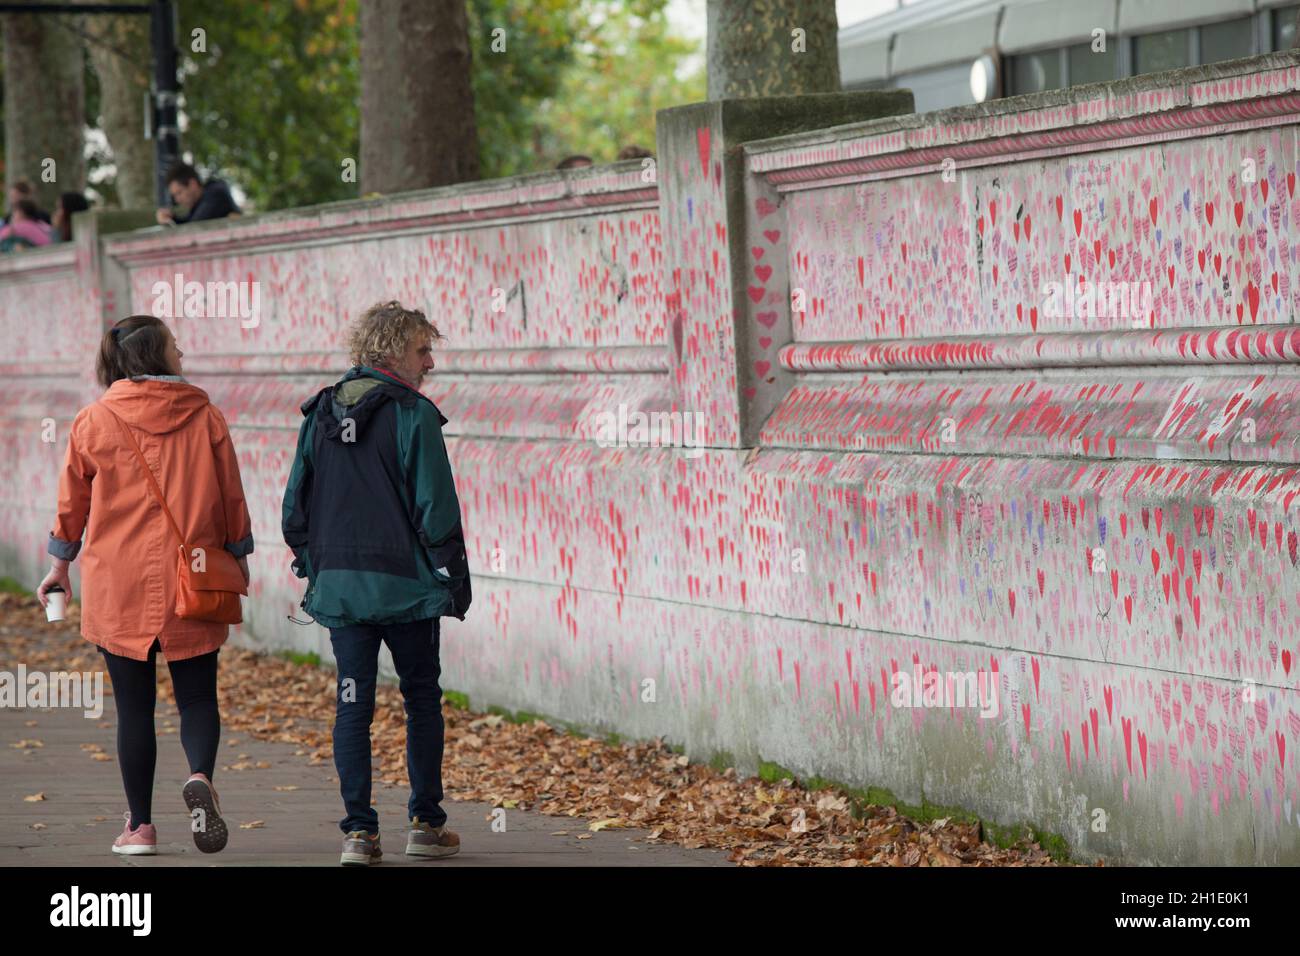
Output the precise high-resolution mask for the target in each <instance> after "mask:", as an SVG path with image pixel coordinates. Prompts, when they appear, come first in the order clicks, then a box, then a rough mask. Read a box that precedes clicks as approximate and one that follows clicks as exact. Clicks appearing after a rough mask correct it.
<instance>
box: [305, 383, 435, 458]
mask: <svg viewBox="0 0 1300 956" xmlns="http://www.w3.org/2000/svg"><path fill="white" fill-rule="evenodd" d="M394 401H395V402H399V403H400V404H402V405H404V406H406V407H408V408H409V407H410V406H412V405H414V404H415V403H416V402H419V401H425V402H429V404H430V405H432V406H433V410H434V411H435V412H436V413H437V415H438V420H439V421H440V423H441V424H443V425H445V424H447V419H446V418H445V417H444V416H443V414H442V412H440V411H438V406H437V405H434V404H433V402H432V401H430V399H429V398H428V396H426V395H424V394H422V393H421V392H419V391H418V390H416V389H414V388H411V386H409V385H407V384H406V383H405V382H402V381H401V380H400V379H396V378H394V377H393V376H391V375H386V374H384V373H383V372H380V371H377V370H376V369H372V368H369V367H367V366H364V365H355V366H353V367H352V368H350V369H348V372H347V374H346V375H344V376H343V378H341V379H340V380H339V381H338V382H337V383H336V384H334V385H331V386H329V387H328V388H323V389H321V390H320V391H319V392H317V393H316V394H315V395H313V396H312V397H311V398H309V399H308V400H307V401H305V402H303V404H302V413H303V414H304V415H310V414H311V412H312V410H313V409H315V410H316V418H317V421H318V422H319V423H320V426H321V427H322V428H323V429H324V431H323V432H322V434H323V435H324V436H325V437H326V438H328V439H330V440H332V441H341V440H342V428H343V419H350V420H352V421H353V422H354V423H355V426H354V427H356V428H359V429H363V428H365V426H366V425H367V424H368V423H369V421H370V419H371V417H372V416H373V415H374V414H375V412H376V411H378V410H379V409H380V408H382V407H383V406H384V405H385V404H386V403H388V402H394Z"/></svg>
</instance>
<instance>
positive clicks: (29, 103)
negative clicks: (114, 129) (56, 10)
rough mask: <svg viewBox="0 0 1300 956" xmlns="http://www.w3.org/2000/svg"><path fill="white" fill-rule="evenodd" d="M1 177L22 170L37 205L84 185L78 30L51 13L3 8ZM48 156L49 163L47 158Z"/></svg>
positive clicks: (51, 203) (83, 92) (10, 177)
mask: <svg viewBox="0 0 1300 956" xmlns="http://www.w3.org/2000/svg"><path fill="white" fill-rule="evenodd" d="M0 23H2V24H3V27H4V57H5V61H4V71H5V72H4V79H5V82H4V87H5V94H4V110H5V185H6V188H7V187H8V186H9V185H11V184H12V183H13V182H14V180H16V179H21V178H24V177H26V178H27V179H30V180H31V181H32V185H34V186H35V187H36V196H37V203H38V205H40V206H42V207H43V208H44V209H47V210H50V209H53V208H54V204H55V201H56V200H57V199H58V196H59V193H62V192H70V191H76V192H80V191H81V190H83V189H85V188H86V159H85V155H84V149H85V139H86V136H85V122H86V121H85V109H86V107H85V95H86V90H85V76H84V74H83V72H82V71H83V69H84V61H83V59H82V55H83V54H82V49H81V38H80V37H79V36H77V34H76V33H74V32H73V31H72V29H70V27H71V24H72V22H71V21H70V20H68V19H67V18H66V17H63V16H56V15H54V14H48V13H43V14H5V15H4V16H3V17H2V18H0ZM48 160H53V164H51V163H50V162H48Z"/></svg>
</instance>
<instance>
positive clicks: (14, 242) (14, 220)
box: [0, 199, 50, 252]
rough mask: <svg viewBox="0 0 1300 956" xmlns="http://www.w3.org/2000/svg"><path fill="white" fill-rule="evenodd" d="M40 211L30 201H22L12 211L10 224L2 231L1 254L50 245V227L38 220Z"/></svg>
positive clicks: (0, 238) (15, 204)
mask: <svg viewBox="0 0 1300 956" xmlns="http://www.w3.org/2000/svg"><path fill="white" fill-rule="evenodd" d="M38 211H39V210H37V208H36V203H34V202H32V201H31V200H30V199H20V200H18V201H17V202H16V203H14V208H13V209H12V210H11V211H10V213H9V216H10V221H9V224H8V225H6V226H5V227H4V228H2V229H0V252H13V251H15V250H18V249H30V248H31V247H32V246H48V245H49V244H50V227H49V225H48V224H47V223H44V222H41V221H40V220H39V219H37V218H36V214H37V212H38Z"/></svg>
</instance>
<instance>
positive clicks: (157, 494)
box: [101, 403, 185, 545]
mask: <svg viewBox="0 0 1300 956" xmlns="http://www.w3.org/2000/svg"><path fill="white" fill-rule="evenodd" d="M101 404H102V403H101ZM104 411H106V412H108V413H109V414H110V415H112V416H113V417H114V418H116V419H117V423H118V424H119V425H121V426H122V431H124V432H125V433H126V437H127V438H128V439H129V440H130V442H131V449H132V450H133V451H134V452H135V455H136V457H137V458H138V459H140V467H141V468H143V469H144V476H145V477H146V478H147V479H149V488H150V490H151V491H152V492H153V496H154V498H155V499H156V500H157V502H158V504H160V505H162V510H163V514H165V515H166V516H167V523H168V524H170V525H171V526H172V531H174V532H176V537H177V538H179V539H180V542H181V544H182V545H183V544H185V535H183V534H181V529H180V526H179V525H177V524H176V519H175V518H173V517H172V512H171V509H170V508H168V507H167V499H165V498H164V497H163V493H162V489H161V488H159V487H158V480H157V479H156V478H154V476H153V469H151V468H150V467H149V462H148V461H146V460H145V457H144V452H142V451H141V450H140V443H139V442H137V441H136V440H135V436H134V435H132V434H131V428H130V426H128V425H127V423H126V422H124V421H122V419H121V417H119V416H118V414H117V412H115V411H113V410H112V409H111V408H109V407H108V406H107V405H104Z"/></svg>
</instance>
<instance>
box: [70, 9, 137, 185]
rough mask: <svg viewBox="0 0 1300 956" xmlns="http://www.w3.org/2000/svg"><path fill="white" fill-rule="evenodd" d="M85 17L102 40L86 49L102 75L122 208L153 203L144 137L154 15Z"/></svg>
mask: <svg viewBox="0 0 1300 956" xmlns="http://www.w3.org/2000/svg"><path fill="white" fill-rule="evenodd" d="M97 2H104V3H107V2H109V0H97ZM82 22H83V24H84V29H85V31H86V33H87V34H88V35H90V36H92V37H94V38H95V39H96V40H97V41H99V42H97V43H90V44H87V47H86V49H87V52H88V53H89V54H90V62H91V64H92V65H93V66H94V68H95V75H96V76H97V77H99V109H100V120H99V121H100V126H101V128H102V129H103V130H104V135H105V136H106V137H108V146H109V148H110V149H111V150H112V151H113V164H114V165H115V166H116V167H117V176H116V178H115V179H114V185H115V186H116V187H117V197H118V201H119V202H120V203H121V205H122V208H123V209H152V208H153V206H154V178H153V174H154V169H153V166H154V144H153V141H152V140H148V139H145V138H144V105H143V104H144V96H145V94H146V93H147V92H148V91H149V77H150V74H151V70H150V67H151V64H152V57H153V51H152V50H151V49H150V46H149V18H148V17H144V16H139V15H120V14H115V15H109V14H102V13H101V14H94V15H92V16H87V17H84V18H83V21H82Z"/></svg>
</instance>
